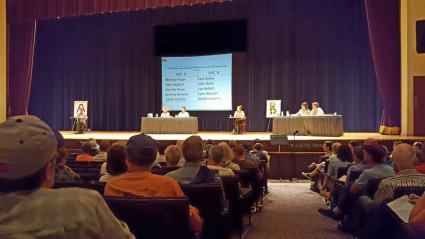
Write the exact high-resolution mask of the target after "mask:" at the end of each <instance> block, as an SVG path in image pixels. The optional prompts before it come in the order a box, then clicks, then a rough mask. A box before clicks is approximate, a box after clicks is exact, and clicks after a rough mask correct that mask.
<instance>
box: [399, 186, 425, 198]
mask: <svg viewBox="0 0 425 239" xmlns="http://www.w3.org/2000/svg"><path fill="white" fill-rule="evenodd" d="M424 192H425V187H397V188H396V189H394V197H393V199H397V198H399V197H401V196H404V195H409V194H412V193H414V194H416V195H419V196H421V195H422V194H423V193H424Z"/></svg>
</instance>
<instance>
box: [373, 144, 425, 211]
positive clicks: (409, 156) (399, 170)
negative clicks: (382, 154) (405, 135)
mask: <svg viewBox="0 0 425 239" xmlns="http://www.w3.org/2000/svg"><path fill="white" fill-rule="evenodd" d="M392 155H393V156H392V159H393V161H394V171H395V173H396V175H395V176H394V177H389V178H386V179H383V180H382V181H381V183H380V184H379V189H378V191H377V192H376V193H375V197H374V200H375V202H377V203H382V202H384V201H387V200H388V199H392V198H393V194H394V189H396V188H397V187H402V186H403V187H425V174H421V173H418V172H417V171H416V169H415V160H416V152H415V149H414V148H413V147H412V146H411V145H410V144H405V143H403V144H398V145H397V146H395V148H394V150H393V153H392Z"/></svg>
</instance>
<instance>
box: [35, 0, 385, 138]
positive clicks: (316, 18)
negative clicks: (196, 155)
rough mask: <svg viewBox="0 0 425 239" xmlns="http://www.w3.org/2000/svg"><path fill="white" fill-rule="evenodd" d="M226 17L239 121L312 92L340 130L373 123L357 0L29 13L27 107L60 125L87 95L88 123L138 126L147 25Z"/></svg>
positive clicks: (373, 99) (208, 125)
mask: <svg viewBox="0 0 425 239" xmlns="http://www.w3.org/2000/svg"><path fill="white" fill-rule="evenodd" d="M229 19H248V49H247V51H246V52H239V53H235V54H234V57H233V87H232V88H233V105H234V106H236V105H238V104H243V105H244V107H245V112H246V113H247V116H248V130H250V131H265V130H266V128H267V119H266V118H265V102H266V100H267V99H282V100H283V110H284V111H286V110H289V111H291V112H295V111H297V110H298V108H299V105H300V103H301V102H302V101H309V102H312V101H319V102H320V103H321V105H322V106H323V108H324V110H325V111H326V112H330V113H333V112H338V113H341V114H343V115H344V130H345V131H377V128H378V126H379V123H380V119H381V106H380V102H379V96H378V92H377V86H376V79H375V74H374V68H373V62H372V57H371V52H370V49H369V42H368V31H367V23H366V15H365V8H364V5H363V3H362V1H356V0H321V1H313V0H268V1H263V0H246V1H233V2H230V3H223V4H217V5H215V4H213V5H200V6H191V7H175V8H163V9H153V10H142V11H136V12H126V13H118V14H101V15H95V16H84V17H71V18H62V19H57V20H56V19H55V20H46V21H38V25H37V34H36V45H35V57H34V59H35V61H34V72H33V82H32V89H31V94H30V107H29V113H30V114H35V115H38V116H40V117H41V118H43V119H44V120H46V121H47V122H48V123H50V124H51V125H52V126H53V127H55V128H57V129H63V130H66V129H70V128H71V121H70V119H69V117H70V116H72V111H73V101H74V100H88V101H89V118H90V127H91V128H92V130H111V131H112V130H120V131H121V130H140V117H141V116H144V115H146V114H147V113H148V112H158V111H159V110H160V108H161V65H160V58H158V57H156V56H155V55H154V36H153V33H154V27H155V26H156V25H165V24H178V23H193V22H204V21H217V20H229ZM223 37H226V36H223ZM199 40H200V41H208V36H199ZM189 110H190V109H189ZM230 113H231V112H191V114H192V115H194V116H198V117H199V128H200V130H208V131H219V130H229V129H230V128H231V122H229V120H228V119H227V117H228V115H229V114H230Z"/></svg>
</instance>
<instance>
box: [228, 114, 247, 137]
mask: <svg viewBox="0 0 425 239" xmlns="http://www.w3.org/2000/svg"><path fill="white" fill-rule="evenodd" d="M229 119H233V134H243V133H246V117H229Z"/></svg>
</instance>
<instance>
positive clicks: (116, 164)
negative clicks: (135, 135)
mask: <svg viewBox="0 0 425 239" xmlns="http://www.w3.org/2000/svg"><path fill="white" fill-rule="evenodd" d="M125 157H126V155H125V147H124V146H122V145H120V144H115V145H113V146H111V147H110V148H109V151H108V158H107V159H106V163H107V164H106V172H107V174H105V175H102V176H101V177H100V178H99V182H104V183H106V182H108V181H109V180H111V179H113V178H116V177H118V176H120V175H122V174H123V173H125V172H127V164H126V161H125Z"/></svg>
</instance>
